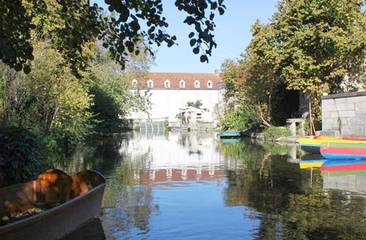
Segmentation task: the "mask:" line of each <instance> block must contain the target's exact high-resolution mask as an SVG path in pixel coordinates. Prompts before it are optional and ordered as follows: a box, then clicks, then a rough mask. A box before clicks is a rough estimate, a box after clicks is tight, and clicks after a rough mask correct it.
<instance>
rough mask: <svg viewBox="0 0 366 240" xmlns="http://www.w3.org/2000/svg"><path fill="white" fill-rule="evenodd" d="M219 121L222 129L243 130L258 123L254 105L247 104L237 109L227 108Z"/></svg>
mask: <svg viewBox="0 0 366 240" xmlns="http://www.w3.org/2000/svg"><path fill="white" fill-rule="evenodd" d="M220 123H221V127H222V128H223V129H224V130H228V129H231V130H243V129H246V128H252V127H253V126H255V125H259V124H258V123H259V121H258V113H257V111H256V107H254V106H249V105H247V106H243V107H242V108H239V109H228V110H226V111H225V113H224V117H223V118H222V119H221V121H220Z"/></svg>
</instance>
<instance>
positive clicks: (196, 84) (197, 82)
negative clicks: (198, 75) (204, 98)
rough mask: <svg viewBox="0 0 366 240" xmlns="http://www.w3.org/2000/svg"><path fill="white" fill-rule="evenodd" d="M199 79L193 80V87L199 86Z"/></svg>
mask: <svg viewBox="0 0 366 240" xmlns="http://www.w3.org/2000/svg"><path fill="white" fill-rule="evenodd" d="M200 87H201V86H200V81H198V80H196V81H194V88H200Z"/></svg>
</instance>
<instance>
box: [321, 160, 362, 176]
mask: <svg viewBox="0 0 366 240" xmlns="http://www.w3.org/2000/svg"><path fill="white" fill-rule="evenodd" d="M320 171H322V173H324V174H327V175H328V176H341V175H356V176H359V175H366V160H352V159H348V160H347V159H345V160H327V161H326V162H325V163H324V164H323V166H322V167H321V168H320Z"/></svg>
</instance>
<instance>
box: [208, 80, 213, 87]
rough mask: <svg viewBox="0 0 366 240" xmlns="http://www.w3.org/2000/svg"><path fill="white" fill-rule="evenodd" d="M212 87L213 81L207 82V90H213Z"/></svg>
mask: <svg viewBox="0 0 366 240" xmlns="http://www.w3.org/2000/svg"><path fill="white" fill-rule="evenodd" d="M212 87H213V84H212V81H211V80H208V82H207V88H212Z"/></svg>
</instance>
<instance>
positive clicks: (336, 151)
mask: <svg viewBox="0 0 366 240" xmlns="http://www.w3.org/2000/svg"><path fill="white" fill-rule="evenodd" d="M320 153H321V155H322V156H323V157H324V158H327V159H366V142H356V141H354V142H325V143H322V144H321V147H320Z"/></svg>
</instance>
